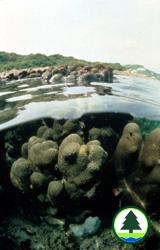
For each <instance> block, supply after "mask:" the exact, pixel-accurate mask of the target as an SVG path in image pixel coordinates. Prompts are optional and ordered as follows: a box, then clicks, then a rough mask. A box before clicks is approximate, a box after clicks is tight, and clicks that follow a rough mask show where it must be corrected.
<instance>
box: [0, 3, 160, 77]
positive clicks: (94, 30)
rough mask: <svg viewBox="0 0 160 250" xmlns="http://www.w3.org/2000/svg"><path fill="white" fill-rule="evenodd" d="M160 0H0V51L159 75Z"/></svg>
mask: <svg viewBox="0 0 160 250" xmlns="http://www.w3.org/2000/svg"><path fill="white" fill-rule="evenodd" d="M159 26H160V0H121V1H120V0H0V51H6V52H15V53H18V54H23V55H26V54H30V53H42V54H46V55H53V54H61V55H64V56H73V57H75V58H78V59H84V60H87V61H100V62H112V63H115V62H119V63H121V64H122V65H125V64H140V65H143V66H144V67H146V68H148V69H150V70H153V71H155V72H157V73H160V27H159Z"/></svg>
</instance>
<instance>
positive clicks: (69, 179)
mask: <svg viewBox="0 0 160 250" xmlns="http://www.w3.org/2000/svg"><path fill="white" fill-rule="evenodd" d="M107 158H108V154H107V152H106V151H104V149H103V148H102V147H101V146H99V145H97V141H96V142H95V144H94V143H93V144H88V145H87V144H86V145H85V144H84V142H83V141H82V139H81V138H80V136H79V135H77V134H71V135H69V136H67V137H66V138H65V139H64V140H63V142H62V143H61V145H60V148H59V154H58V168H59V170H60V172H61V173H62V174H63V180H64V185H65V189H66V191H67V193H68V194H69V196H70V198H71V199H79V198H81V197H84V196H87V197H88V198H92V197H93V196H94V195H95V194H96V191H97V189H98V186H99V185H100V183H101V175H102V174H103V171H104V169H105V167H106V163H107Z"/></svg>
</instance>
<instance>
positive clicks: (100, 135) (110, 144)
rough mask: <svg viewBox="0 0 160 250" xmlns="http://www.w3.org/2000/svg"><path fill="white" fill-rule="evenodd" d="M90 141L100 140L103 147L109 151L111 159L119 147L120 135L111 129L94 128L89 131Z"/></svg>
mask: <svg viewBox="0 0 160 250" xmlns="http://www.w3.org/2000/svg"><path fill="white" fill-rule="evenodd" d="M88 139H89V141H92V140H98V141H100V143H101V145H102V147H103V148H104V149H105V151H107V153H108V155H109V157H110V156H111V155H112V154H113V153H114V151H115V148H116V146H117V143H118V140H119V135H118V134H116V133H115V132H114V131H113V129H112V128H110V127H102V128H92V129H90V130H89V135H88Z"/></svg>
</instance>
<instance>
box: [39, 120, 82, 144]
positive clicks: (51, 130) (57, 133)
mask: <svg viewBox="0 0 160 250" xmlns="http://www.w3.org/2000/svg"><path fill="white" fill-rule="evenodd" d="M51 121H53V120H52V119H44V126H41V127H40V128H39V129H38V132H37V137H39V138H43V139H45V140H54V141H58V140H61V139H62V138H64V137H65V136H67V135H69V134H71V133H77V134H78V135H80V136H83V129H84V127H85V125H84V123H83V122H82V121H79V120H77V119H69V120H67V121H64V120H61V121H57V120H55V121H54V122H53V123H52V122H51Z"/></svg>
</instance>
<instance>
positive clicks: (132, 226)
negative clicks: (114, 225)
mask: <svg viewBox="0 0 160 250" xmlns="http://www.w3.org/2000/svg"><path fill="white" fill-rule="evenodd" d="M121 230H129V233H133V230H142V229H141V228H140V226H139V222H138V221H137V217H136V216H135V214H134V213H133V212H132V210H131V211H130V212H129V213H128V214H127V215H126V217H125V221H124V222H123V227H122V228H121Z"/></svg>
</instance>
